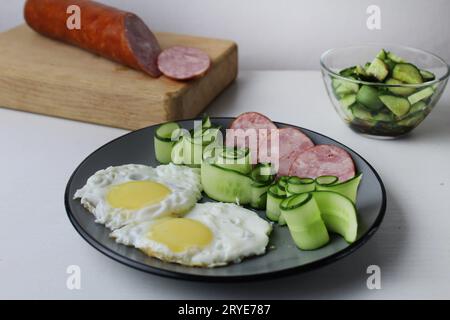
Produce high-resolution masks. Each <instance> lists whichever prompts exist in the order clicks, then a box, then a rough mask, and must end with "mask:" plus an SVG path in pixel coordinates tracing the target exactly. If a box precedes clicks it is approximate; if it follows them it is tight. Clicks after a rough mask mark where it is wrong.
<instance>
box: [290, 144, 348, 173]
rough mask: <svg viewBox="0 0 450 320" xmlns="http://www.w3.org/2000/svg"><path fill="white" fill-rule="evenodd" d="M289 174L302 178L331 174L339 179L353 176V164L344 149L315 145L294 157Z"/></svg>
mask: <svg viewBox="0 0 450 320" xmlns="http://www.w3.org/2000/svg"><path fill="white" fill-rule="evenodd" d="M289 175H291V176H298V177H302V178H317V177H319V176H324V175H332V176H336V177H338V178H339V181H346V180H348V179H350V178H352V177H354V176H355V164H354V163H353V160H352V157H351V156H350V154H349V153H348V152H347V151H345V150H344V149H342V148H340V147H337V146H334V145H325V144H322V145H317V146H315V147H312V148H310V149H308V150H306V151H304V152H302V153H300V154H299V155H297V157H296V158H295V160H294V161H293V162H292V164H291V167H290V169H289Z"/></svg>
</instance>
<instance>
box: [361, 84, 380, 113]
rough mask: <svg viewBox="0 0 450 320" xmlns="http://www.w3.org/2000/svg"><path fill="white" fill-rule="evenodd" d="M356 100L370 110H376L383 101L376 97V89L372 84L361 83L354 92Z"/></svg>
mask: <svg viewBox="0 0 450 320" xmlns="http://www.w3.org/2000/svg"><path fill="white" fill-rule="evenodd" d="M356 101H358V102H359V103H361V104H362V105H364V106H365V107H367V108H368V109H370V110H372V111H378V110H380V109H381V108H382V107H383V103H382V102H381V101H380V99H379V98H378V90H377V89H375V88H374V87H372V86H368V85H363V86H361V89H359V91H358V93H357V94H356Z"/></svg>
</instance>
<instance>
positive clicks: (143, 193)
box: [106, 180, 170, 210]
mask: <svg viewBox="0 0 450 320" xmlns="http://www.w3.org/2000/svg"><path fill="white" fill-rule="evenodd" d="M169 194H170V189H169V188H167V187H166V186H165V185H163V184H160V183H158V182H154V181H148V180H144V181H130V182H125V183H122V184H118V185H115V186H113V187H111V189H110V190H109V192H108V194H107V196H106V199H107V201H108V203H109V204H110V205H111V206H112V207H114V208H123V209H130V210H136V209H140V208H143V207H146V206H149V205H152V204H155V203H158V202H160V201H161V200H163V199H164V198H166V197H167V196H168V195H169Z"/></svg>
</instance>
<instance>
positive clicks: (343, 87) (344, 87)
mask: <svg viewBox="0 0 450 320" xmlns="http://www.w3.org/2000/svg"><path fill="white" fill-rule="evenodd" d="M358 89H359V85H358V84H357V83H354V82H350V81H346V80H341V79H339V85H338V86H337V87H336V88H335V89H334V92H335V93H336V95H337V96H338V97H343V96H345V95H347V94H350V93H356V92H358Z"/></svg>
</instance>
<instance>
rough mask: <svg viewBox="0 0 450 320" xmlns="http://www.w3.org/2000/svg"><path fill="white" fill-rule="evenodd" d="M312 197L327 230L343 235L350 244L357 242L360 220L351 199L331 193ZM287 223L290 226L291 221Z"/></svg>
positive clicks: (318, 192) (313, 194)
mask: <svg viewBox="0 0 450 320" xmlns="http://www.w3.org/2000/svg"><path fill="white" fill-rule="evenodd" d="M312 196H313V198H314V199H315V200H316V203H317V207H318V208H319V210H320V215H321V217H322V219H323V221H324V222H325V225H326V227H327V229H328V230H329V231H331V232H334V233H337V234H339V235H341V236H342V237H343V238H344V239H345V241H347V242H349V243H352V242H355V240H356V237H357V233H358V220H357V216H356V208H355V205H354V204H353V202H352V201H351V200H350V199H349V198H347V197H345V196H343V195H341V194H339V193H336V192H331V191H314V192H312ZM281 205H283V202H282V203H281ZM288 218H290V217H289V216H286V219H288ZM287 221H288V226H289V220H287Z"/></svg>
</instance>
